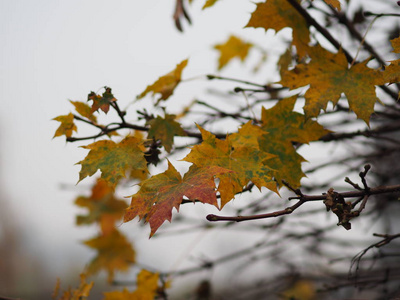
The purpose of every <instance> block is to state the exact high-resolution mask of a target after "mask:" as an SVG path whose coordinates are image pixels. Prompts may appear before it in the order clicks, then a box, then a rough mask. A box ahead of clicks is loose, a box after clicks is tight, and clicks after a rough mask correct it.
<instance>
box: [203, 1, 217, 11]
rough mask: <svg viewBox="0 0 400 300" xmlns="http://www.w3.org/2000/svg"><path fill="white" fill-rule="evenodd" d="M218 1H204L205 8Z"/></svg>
mask: <svg viewBox="0 0 400 300" xmlns="http://www.w3.org/2000/svg"><path fill="white" fill-rule="evenodd" d="M217 2H218V0H207V1H206V3H204V6H203V9H205V8H207V7H211V6H213V5H214V4H215V3H217Z"/></svg>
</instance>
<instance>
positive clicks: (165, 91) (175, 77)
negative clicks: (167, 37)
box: [137, 59, 188, 104]
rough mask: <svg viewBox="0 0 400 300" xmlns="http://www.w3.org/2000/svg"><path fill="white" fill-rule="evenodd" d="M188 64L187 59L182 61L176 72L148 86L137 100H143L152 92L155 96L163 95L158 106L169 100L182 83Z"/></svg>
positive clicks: (158, 100)
mask: <svg viewBox="0 0 400 300" xmlns="http://www.w3.org/2000/svg"><path fill="white" fill-rule="evenodd" d="M187 63H188V60H187V59H185V60H184V61H182V62H181V63H180V64H178V65H177V66H176V68H175V70H173V71H171V72H170V73H168V74H166V75H164V76H162V77H160V78H158V80H157V81H156V82H155V83H153V84H152V85H149V86H147V88H146V89H145V90H144V91H143V92H142V93H141V94H140V95H139V96H138V97H137V98H138V99H141V98H143V97H144V96H146V95H147V94H148V93H150V92H151V93H152V94H153V95H155V94H157V93H159V94H161V97H160V98H158V99H157V104H158V103H159V102H160V101H161V100H167V99H168V98H169V97H170V96H171V95H172V94H173V92H174V90H175V88H176V87H177V86H178V84H179V83H180V82H181V75H182V71H183V69H184V68H185V67H186V65H187Z"/></svg>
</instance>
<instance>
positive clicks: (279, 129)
mask: <svg viewBox="0 0 400 300" xmlns="http://www.w3.org/2000/svg"><path fill="white" fill-rule="evenodd" d="M295 103H296V96H292V97H290V98H286V99H282V100H280V101H279V102H278V103H277V104H276V105H275V106H274V107H272V108H270V109H268V110H266V109H265V108H263V109H262V116H261V120H262V124H261V129H262V130H263V131H264V132H266V133H267V134H264V135H261V136H260V138H259V140H258V141H259V146H260V149H262V150H263V151H265V152H268V153H271V154H275V155H276V156H275V157H274V158H272V159H271V160H269V161H268V164H269V166H271V168H273V169H274V170H275V171H274V177H275V178H276V179H277V180H278V182H279V183H281V182H282V180H286V181H287V182H289V183H290V184H291V185H293V186H294V187H299V186H300V179H301V178H302V177H303V176H304V173H303V171H302V169H301V163H302V162H303V161H304V158H303V157H302V156H300V155H299V154H298V153H297V152H296V149H295V148H294V147H293V144H292V142H296V143H309V142H311V141H315V140H318V139H319V138H320V137H321V136H323V135H325V134H327V133H329V131H328V130H325V129H324V128H323V127H322V126H321V125H319V124H318V123H317V122H316V121H313V120H310V119H309V120H306V119H305V118H304V115H302V114H300V113H297V112H294V111H293V108H294V104H295Z"/></svg>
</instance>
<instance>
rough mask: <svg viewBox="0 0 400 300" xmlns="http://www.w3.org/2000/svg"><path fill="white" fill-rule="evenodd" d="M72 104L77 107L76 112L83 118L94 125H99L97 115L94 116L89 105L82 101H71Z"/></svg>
mask: <svg viewBox="0 0 400 300" xmlns="http://www.w3.org/2000/svg"><path fill="white" fill-rule="evenodd" d="M69 102H71V103H72V105H73V106H75V110H76V112H77V113H78V114H80V115H81V116H82V117H84V118H87V119H89V120H90V121H92V122H93V123H95V124H96V123H97V118H96V116H95V115H93V111H92V108H91V107H90V106H89V105H87V104H86V103H84V102H81V101H71V100H70V101H69Z"/></svg>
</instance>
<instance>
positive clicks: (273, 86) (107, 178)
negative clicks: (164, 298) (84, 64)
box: [54, 0, 400, 299]
mask: <svg viewBox="0 0 400 300" xmlns="http://www.w3.org/2000/svg"><path fill="white" fill-rule="evenodd" d="M177 2H178V4H177V7H178V8H179V9H180V12H181V14H184V15H185V17H186V18H188V16H187V15H186V14H187V12H186V11H185V9H184V8H183V6H182V1H177ZM216 2H217V1H207V2H206V4H205V5H204V8H207V7H211V6H212V5H214V4H215V3H216ZM314 2H315V3H314ZM314 2H313V3H311V2H310V3H308V4H309V5H310V7H311V8H313V7H314V6H313V5H314V4H316V3H317V2H321V1H317V0H315V1H314ZM324 2H325V3H326V7H328V8H329V9H330V10H331V11H332V12H333V14H336V15H341V14H342V13H341V6H340V3H339V1H337V0H330V1H329V0H326V1H324ZM179 3H180V4H179ZM179 17H180V15H179V14H178V15H176V20H179ZM310 18H311V19H310ZM188 19H189V18H188ZM310 20H311V21H310ZM313 22H314V23H313ZM311 25H312V26H314V27H316V28H317V29H318V28H319V27H318V26H317V25H318V23H316V21H315V20H314V19H313V18H312V17H311V16H310V15H309V14H308V12H307V10H306V9H305V8H303V7H302V6H301V5H300V3H299V2H298V1H295V0H293V1H287V0H285V1H280V0H267V1H265V2H261V3H258V4H256V8H255V10H254V12H253V13H252V14H251V17H250V20H249V22H248V23H247V25H246V28H247V29H245V30H252V29H249V28H263V29H265V30H266V31H267V30H271V29H272V30H275V31H276V32H279V31H280V30H282V29H283V28H287V27H289V28H291V29H292V36H293V39H292V42H291V44H290V45H289V48H288V50H287V51H286V52H285V53H283V54H282V56H281V58H280V60H279V62H278V67H279V69H280V75H281V80H280V81H279V82H274V83H270V84H266V85H257V84H254V86H256V87H257V89H255V90H252V92H254V93H256V92H257V93H263V94H264V95H268V96H269V97H268V101H274V100H277V101H276V103H275V105H273V106H272V107H271V106H270V105H269V106H268V107H264V106H262V107H260V111H261V114H260V115H259V116H257V115H256V114H254V112H253V109H256V108H257V106H256V105H257V104H258V103H259V101H258V99H257V101H254V102H253V103H251V104H250V103H247V104H246V108H247V109H242V110H241V111H240V113H238V114H227V113H223V112H221V113H220V117H221V118H222V117H232V118H233V119H234V120H235V121H237V122H238V128H237V129H234V130H232V132H233V133H231V134H224V133H218V132H210V131H209V130H207V129H206V128H205V127H206V126H205V125H206V124H204V125H200V124H193V126H192V127H187V128H184V126H183V125H182V124H183V122H180V120H181V119H182V118H187V119H189V120H190V114H191V108H192V107H187V108H185V109H184V111H183V112H182V114H180V116H179V117H177V116H176V115H174V114H170V113H168V112H167V108H165V107H164V106H162V105H163V103H165V102H166V101H168V100H169V99H170V98H172V97H174V91H175V90H176V89H177V88H179V86H180V85H181V84H182V83H183V82H184V80H182V73H183V71H184V69H185V68H186V67H187V66H188V65H190V64H189V63H188V62H189V61H188V60H187V59H186V60H183V61H182V62H181V63H179V64H178V65H177V66H176V67H175V69H174V70H172V71H171V72H169V73H168V74H166V75H164V76H161V77H160V78H159V79H158V80H156V81H155V82H154V83H153V84H150V85H149V86H147V88H145V89H144V91H143V92H142V93H141V94H140V95H138V97H137V100H140V99H146V101H149V98H151V97H152V98H156V99H155V101H153V107H154V111H155V112H156V111H163V113H162V114H161V115H157V116H154V115H152V114H148V113H147V111H143V112H139V113H138V115H137V116H136V118H137V119H136V120H133V121H127V120H126V115H127V113H126V112H125V111H122V110H121V109H120V108H119V105H118V101H117V99H116V98H115V97H114V95H113V93H112V90H111V88H110V87H105V91H104V93H103V94H102V95H97V94H96V93H94V92H91V93H89V95H88V99H87V100H88V101H91V103H90V104H91V105H88V104H87V103H85V102H82V101H71V104H72V105H73V106H74V109H75V112H73V113H69V114H67V115H61V116H58V117H56V118H54V120H56V121H58V122H60V123H61V124H60V126H59V127H58V129H57V130H56V133H55V135H54V137H58V136H65V137H66V139H67V141H68V142H74V141H81V140H87V139H96V138H100V137H103V136H104V137H108V139H101V140H99V141H95V142H93V143H91V144H88V145H86V146H82V147H83V148H84V149H87V150H89V152H88V154H87V156H86V157H85V158H84V159H83V160H81V161H80V162H78V164H80V165H81V170H80V173H79V181H81V180H83V179H85V178H86V177H88V176H89V177H90V176H93V175H94V174H96V173H97V171H100V172H101V177H100V178H98V179H97V181H96V182H95V184H94V185H93V187H92V192H91V195H90V196H89V197H85V196H80V197H78V198H77V199H76V201H75V204H76V205H78V206H80V207H83V208H86V209H87V210H88V213H87V215H81V216H78V217H77V224H78V225H90V224H97V225H98V226H99V228H100V233H99V235H98V236H97V237H95V238H92V239H90V240H87V241H85V242H84V243H85V244H86V245H87V246H88V247H90V248H92V249H95V250H96V251H97V256H96V257H95V258H94V259H93V260H92V261H91V262H90V263H89V265H88V267H87V270H86V274H88V275H91V274H95V273H97V272H99V271H100V270H106V271H107V272H108V279H109V281H110V282H112V280H113V278H114V273H115V272H116V271H126V270H128V269H129V268H130V267H131V266H132V265H133V264H135V251H134V249H133V247H132V243H130V242H129V241H128V239H127V238H126V237H125V236H124V235H123V233H121V232H120V230H118V228H117V227H116V224H117V223H118V222H120V220H123V222H129V221H131V220H133V219H135V218H136V217H138V218H139V219H140V220H144V221H145V222H146V223H149V225H150V237H151V236H153V235H154V234H155V233H156V232H157V230H158V229H159V227H160V226H161V225H162V224H163V223H164V222H165V220H168V221H169V222H171V220H172V211H173V208H175V209H176V210H177V211H179V208H180V205H182V204H183V203H188V202H201V203H206V204H211V205H213V206H215V207H217V208H218V209H223V208H224V206H225V205H227V204H228V203H229V202H230V201H231V200H232V199H234V198H235V195H237V194H240V193H244V192H246V191H250V190H251V189H252V188H253V186H256V187H257V188H258V189H259V190H260V191H261V190H262V188H263V187H264V188H266V189H268V190H270V191H272V192H274V193H276V194H279V191H280V189H281V188H282V187H283V186H287V187H288V188H289V189H291V190H292V191H294V192H295V193H296V194H297V196H298V197H297V199H299V200H300V202H299V204H298V205H297V206H294V207H292V208H291V209H290V210H286V211H285V212H284V213H278V214H276V215H274V216H278V215H281V214H287V213H291V212H292V211H293V210H294V209H296V208H297V207H298V206H300V205H302V204H303V203H304V202H307V201H309V200H310V199H309V198H307V197H306V196H304V195H303V194H302V192H301V191H300V190H299V188H300V187H301V179H302V178H303V177H304V176H305V172H304V170H303V168H302V162H304V161H305V159H304V158H303V157H302V156H301V155H300V154H299V153H298V150H299V148H300V147H301V146H302V145H303V144H309V143H312V142H315V141H332V140H338V139H340V138H341V135H340V134H336V135H335V133H333V132H332V131H331V128H329V127H327V126H323V125H321V124H320V123H319V122H318V121H317V119H316V118H317V117H318V116H320V115H321V114H324V112H325V111H326V110H327V106H328V103H329V102H331V103H332V104H333V107H334V109H333V111H334V112H335V111H336V112H337V111H343V110H345V111H347V113H348V114H351V112H354V114H355V115H356V117H357V118H358V119H361V120H362V121H364V123H365V124H366V125H365V126H370V119H371V115H373V114H374V112H376V109H375V107H376V105H377V103H379V100H380V101H381V102H384V101H385V99H386V98H387V96H389V98H391V99H392V100H393V99H394V100H397V93H396V92H395V90H394V89H389V85H390V84H393V83H397V82H399V81H400V80H399V79H400V60H394V61H391V62H390V64H389V65H388V66H386V67H385V66H384V65H379V67H374V68H373V67H371V66H370V65H369V62H370V61H371V58H369V59H366V60H364V61H357V57H353V56H351V55H350V54H349V53H348V52H347V51H346V50H345V49H344V48H342V47H341V46H340V45H339V46H338V44H335V43H333V42H332V41H331V43H332V45H333V46H334V47H336V48H337V51H336V53H332V52H331V51H329V50H327V47H326V46H323V45H322V44H321V43H320V42H319V40H318V39H316V38H315V37H314V36H313V35H311V33H310V26H311ZM179 26H181V25H179ZM321 34H322V35H324V36H325V38H327V39H328V40H330V39H331V36H330V35H327V33H326V32H325V31H322V30H321ZM391 42H392V45H393V48H394V52H395V53H400V38H396V39H393V40H392V41H391ZM362 43H363V42H362ZM214 49H215V50H217V51H218V52H219V55H220V56H219V61H218V69H219V70H221V69H224V68H225V67H226V66H227V65H228V64H229V63H230V62H232V61H234V60H235V59H237V58H238V59H240V60H241V61H244V60H246V58H247V57H248V56H249V55H250V54H251V52H252V50H253V49H255V50H257V49H258V51H260V52H261V56H262V59H261V64H262V62H264V61H265V58H266V53H267V50H265V49H262V47H259V46H255V44H254V43H252V42H249V41H244V40H242V39H241V38H239V37H237V36H234V35H232V36H230V37H229V38H228V39H227V41H226V42H224V43H221V44H219V45H215V46H214ZM372 55H373V54H372ZM373 58H375V60H378V58H377V57H373ZM373 58H372V59H373ZM378 61H379V60H378ZM207 78H208V79H210V80H216V79H223V78H222V77H219V76H213V75H209V76H207ZM237 81H238V82H241V81H240V80H237ZM242 83H247V84H248V82H244V81H243V82H242ZM378 86H379V87H380V88H382V90H383V91H384V92H385V93H386V94H385V95H384V96H382V97H381V98H380V99H379V98H378V96H377V94H376V91H375V90H376V87H378ZM307 87H308V88H307ZM299 88H302V89H299ZM291 89H294V90H296V92H289V90H291ZM305 89H306V91H305V92H304V90H305ZM235 91H236V92H243V93H244V92H245V89H242V88H238V89H236V90H235ZM156 95H159V96H158V98H157V97H155V96H156ZM343 95H344V96H345V97H343ZM299 99H300V100H299ZM141 101H144V100H141ZM303 101H304V107H303V110H304V114H303V113H300V112H299V110H298V109H295V107H296V104H299V103H302V102H303ZM339 101H341V102H340V103H341V105H340V106H339V105H338V103H339ZM136 103H137V102H136ZM346 103H347V105H346ZM195 104H198V105H200V104H201V103H200V102H197V103H195ZM110 107H111V108H112V109H113V110H115V112H116V113H117V114H118V117H119V119H120V120H119V122H110V123H109V124H108V125H103V124H99V123H98V121H97V116H96V115H97V114H102V113H104V114H107V113H108V112H109V110H110ZM208 107H212V106H211V104H208ZM205 118H207V116H206V117H205ZM348 118H351V116H350V115H348ZM143 120H144V121H143ZM77 122H84V123H86V124H90V125H91V126H92V127H93V128H95V129H96V130H98V133H97V134H95V135H93V136H88V137H75V136H74V132H77V130H78V126H77ZM143 122H144V123H143ZM126 129H129V130H130V131H131V132H130V133H129V134H128V135H126V136H124V137H121V136H120V135H119V134H118V132H121V131H122V130H126ZM367 130H370V129H367ZM143 133H144V134H147V136H144V135H143ZM360 135H361V133H360ZM178 137H183V138H187V139H190V140H191V144H192V146H191V147H190V152H189V153H188V154H186V155H185V156H182V157H180V159H181V160H182V161H185V162H187V163H188V164H190V165H188V167H189V168H188V171H187V172H186V173H185V174H183V176H182V175H181V173H180V172H178V171H177V169H176V167H174V163H173V161H172V156H171V155H172V154H177V153H179V151H180V150H181V149H180V148H179V147H178V146H176V139H177V138H178ZM344 138H346V137H344ZM193 141H194V142H193ZM161 148H162V149H163V150H164V151H160V150H159V149H161ZM161 154H163V157H164V158H160V156H161ZM160 159H168V163H167V164H168V168H167V170H166V171H164V172H162V173H158V174H151V175H150V171H151V169H150V166H151V165H157V163H158V162H159V161H160ZM127 180H128V181H133V182H136V183H138V185H139V187H140V189H139V190H138V191H137V193H135V194H134V195H132V196H131V202H130V204H129V205H128V204H127V203H126V202H125V201H124V200H121V199H118V198H117V197H116V196H115V190H116V188H117V187H118V186H119V185H121V184H122V183H123V182H126V181H127ZM361 190H362V191H361V192H360V194H357V196H360V195H361V196H365V195H367V194H368V195H369V194H370V191H369V190H368V188H367V185H365V188H364V189H361ZM333 193H334V192H333V190H330V193H328V196H326V195H325V196H324V197H325V198H321V199H320V200H322V199H325V204H326V205H327V208H328V209H332V211H334V213H335V214H336V215H337V216H338V217H339V223H341V224H340V225H343V226H344V227H346V228H347V229H349V228H348V227H349V224H348V222H347V221H348V220H344V215H346V216H348V215H352V216H353V217H354V216H356V215H357V216H358V215H359V212H361V210H362V209H359V210H358V211H357V213H354V211H353V212H352V209H353V208H354V207H355V205H352V204H351V203H350V204H347V203H345V202H344V200H343V196H341V195H339V194H338V193H336V192H335V193H336V194H335V195H339V196H338V197H337V199H340V200H341V202H340V203H336V202H335V200H333V198H332V196H330V195H333ZM352 195H353V194H352ZM345 196H346V195H345ZM327 197H328V198H329V197H330V198H329V199H328V198H327ZM353 197H355V196H353ZM335 199H336V198H335ZM339 204H340V205H341V206H340V205H339ZM343 205H344V206H345V212H343V211H340V212H338V209H339V208H338V207H339V206H340V207H341V208H342V210H343V207H342V206H343ZM209 220H212V221H216V220H218V218H209ZM342 221H343V222H342ZM344 221H346V222H344ZM137 282H138V288H137V290H136V291H134V292H130V291H128V290H127V289H124V290H123V291H122V292H109V293H105V299H139V298H140V299H153V298H154V297H155V295H156V294H157V293H158V294H160V287H159V277H158V275H157V274H152V273H148V271H146V270H143V271H142V272H141V273H140V274H139V275H138V280H137ZM82 284H83V283H82ZM90 288H91V285H87V284H83V287H82V288H80V289H79V291H77V292H72V291H68V292H65V293H64V295H67V294H66V293H69V294H68V295H75V294H77V295H78V294H79V297H86V296H87V294H88V291H89V290H90ZM163 288H165V285H164V286H163V287H162V289H163ZM162 289H161V290H162ZM139 293H142V294H140V295H141V296H138V295H139ZM146 293H147V294H146ZM161 294H162V293H161ZM73 297H76V299H78V298H79V297H78V296H63V297H62V298H61V299H75V298H73ZM135 297H136V298H135Z"/></svg>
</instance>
